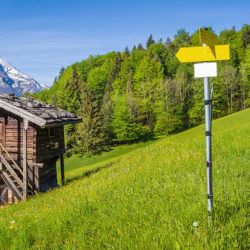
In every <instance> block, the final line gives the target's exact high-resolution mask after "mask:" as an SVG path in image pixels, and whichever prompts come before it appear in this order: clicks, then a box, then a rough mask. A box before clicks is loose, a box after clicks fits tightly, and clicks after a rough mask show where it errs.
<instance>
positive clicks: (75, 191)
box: [0, 109, 250, 249]
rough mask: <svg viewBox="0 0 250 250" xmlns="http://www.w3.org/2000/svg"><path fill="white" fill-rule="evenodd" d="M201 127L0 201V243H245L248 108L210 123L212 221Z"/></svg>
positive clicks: (244, 245)
mask: <svg viewBox="0 0 250 250" xmlns="http://www.w3.org/2000/svg"><path fill="white" fill-rule="evenodd" d="M204 133H205V128H204V126H199V127H197V128H194V129H191V130H188V131H185V132H184V133H181V134H178V135H175V136H171V137H169V138H166V139H164V140H160V141H158V142H156V143H153V144H151V145H149V146H147V147H143V148H139V149H136V150H134V151H132V152H130V153H128V154H124V155H121V156H119V157H118V156H117V158H115V157H114V158H115V160H114V161H113V162H109V159H106V160H107V162H106V163H104V165H105V164H106V168H103V169H101V171H98V172H96V173H93V174H92V175H90V176H89V177H88V178H82V179H79V180H76V181H73V182H71V183H69V184H68V185H66V186H65V187H62V188H61V189H57V190H54V191H52V192H50V193H48V194H45V195H39V196H38V197H35V198H32V199H30V200H28V201H27V202H22V203H19V204H18V205H13V206H9V207H6V208H4V209H2V211H1V212H0V225H1V227H0V239H1V241H0V248H3V249H4V248H16V249H26V248H42V249H51V248H53V249H54V248H56V249H61V248H69V249H72V248H84V249H91V248H95V249H100V248H111V249H118V248H121V249H130V248H133V249H247V242H248V236H249V235H248V230H247V229H248V227H247V198H248V195H247V191H248V182H249V174H248V173H249V165H250V149H249V142H250V140H249V139H250V138H249V136H250V110H249V109H248V110H245V111H242V112H239V113H237V114H233V115H231V116H228V117H225V118H222V119H219V120H217V121H215V122H214V123H213V181H214V183H213V184H214V200H215V201H214V214H213V220H212V221H211V223H208V216H207V197H206V159H205V136H204ZM94 164H100V162H99V163H98V162H96V163H93V164H92V165H89V166H85V167H86V168H87V167H91V166H92V167H93V166H94ZM85 167H84V168H85ZM77 169H78V170H77ZM80 169H81V167H80V165H79V168H76V169H75V171H80ZM69 173H70V171H69V172H68V174H69ZM66 174H67V173H66ZM13 221H14V223H11V222H13ZM194 222H197V223H198V227H196V229H195V228H194V226H193V223H194Z"/></svg>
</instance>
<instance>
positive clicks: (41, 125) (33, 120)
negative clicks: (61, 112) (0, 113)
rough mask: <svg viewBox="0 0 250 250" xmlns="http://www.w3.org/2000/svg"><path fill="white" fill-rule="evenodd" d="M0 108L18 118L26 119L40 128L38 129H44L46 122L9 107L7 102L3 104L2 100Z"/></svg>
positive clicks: (16, 108) (21, 110) (11, 106)
mask: <svg viewBox="0 0 250 250" xmlns="http://www.w3.org/2000/svg"><path fill="white" fill-rule="evenodd" d="M0 107H1V108H3V109H5V110H7V111H9V112H11V113H13V114H15V115H17V116H20V117H22V118H25V119H27V120H28V121H30V122H32V123H34V124H36V125H38V126H40V127H44V125H45V124H46V120H44V119H42V118H40V117H37V116H35V115H33V114H31V113H29V112H27V111H25V110H23V109H20V108H18V107H15V106H13V105H10V104H9V103H7V102H4V101H2V100H0Z"/></svg>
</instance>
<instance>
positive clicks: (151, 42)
mask: <svg viewBox="0 0 250 250" xmlns="http://www.w3.org/2000/svg"><path fill="white" fill-rule="evenodd" d="M154 43H155V41H154V39H153V36H152V34H151V35H150V36H149V38H148V40H147V43H146V48H147V49H148V48H149V47H150V45H152V44H154Z"/></svg>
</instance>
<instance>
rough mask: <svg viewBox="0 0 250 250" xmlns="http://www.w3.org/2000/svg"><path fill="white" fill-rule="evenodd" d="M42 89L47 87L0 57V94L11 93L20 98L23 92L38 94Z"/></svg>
mask: <svg viewBox="0 0 250 250" xmlns="http://www.w3.org/2000/svg"><path fill="white" fill-rule="evenodd" d="M42 89H48V87H47V86H45V85H43V84H40V83H38V82H37V81H35V80H34V79H32V78H31V77H30V76H28V75H26V74H24V73H21V72H19V71H18V70H17V69H16V68H15V67H13V66H12V65H10V64H9V63H8V62H7V61H6V60H4V59H2V58H1V57H0V93H10V92H13V93H14V94H15V95H16V96H21V95H23V94H24V93H25V92H30V93H33V92H39V91H40V90H42Z"/></svg>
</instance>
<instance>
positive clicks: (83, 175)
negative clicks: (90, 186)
mask: <svg viewBox="0 0 250 250" xmlns="http://www.w3.org/2000/svg"><path fill="white" fill-rule="evenodd" d="M118 162H119V160H116V161H113V162H110V163H107V164H105V165H104V166H100V167H97V168H94V169H90V170H87V171H86V172H84V173H83V174H80V175H77V176H74V177H69V178H67V179H66V180H65V185H67V184H69V183H71V182H73V181H76V180H80V179H82V178H87V177H89V176H91V175H92V174H95V173H97V172H99V171H101V170H103V169H105V168H110V167H112V166H114V164H116V163H118Z"/></svg>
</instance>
